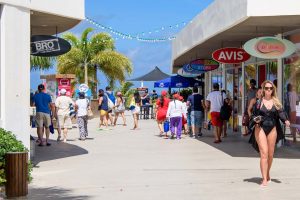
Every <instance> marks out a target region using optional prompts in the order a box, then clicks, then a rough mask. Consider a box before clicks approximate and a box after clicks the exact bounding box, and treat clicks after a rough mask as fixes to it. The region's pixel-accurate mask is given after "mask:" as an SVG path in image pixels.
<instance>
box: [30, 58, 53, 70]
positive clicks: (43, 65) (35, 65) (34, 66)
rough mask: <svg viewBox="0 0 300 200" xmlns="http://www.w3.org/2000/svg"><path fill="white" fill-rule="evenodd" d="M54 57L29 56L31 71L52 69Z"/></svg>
mask: <svg viewBox="0 0 300 200" xmlns="http://www.w3.org/2000/svg"><path fill="white" fill-rule="evenodd" d="M54 61H55V58H54V57H40V56H30V68H31V70H45V69H49V68H51V67H52V64H53V62H54Z"/></svg>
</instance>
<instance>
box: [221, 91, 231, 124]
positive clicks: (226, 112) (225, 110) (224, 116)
mask: <svg viewBox="0 0 300 200" xmlns="http://www.w3.org/2000/svg"><path fill="white" fill-rule="evenodd" d="M221 96H222V102H223V105H222V106H221V109H220V118H221V120H229V118H230V116H231V107H230V106H229V105H227V104H226V103H224V99H223V94H222V92H221Z"/></svg>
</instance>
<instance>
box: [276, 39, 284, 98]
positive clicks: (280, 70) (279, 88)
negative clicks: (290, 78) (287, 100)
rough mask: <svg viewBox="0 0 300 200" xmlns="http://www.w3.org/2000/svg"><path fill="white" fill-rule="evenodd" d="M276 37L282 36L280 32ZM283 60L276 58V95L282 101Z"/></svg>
mask: <svg viewBox="0 0 300 200" xmlns="http://www.w3.org/2000/svg"><path fill="white" fill-rule="evenodd" d="M277 37H278V38H280V39H281V38H282V34H278V35H277ZM282 90H283V62H282V59H281V58H280V59H277V95H278V99H279V100H280V101H281V102H283V92H282Z"/></svg>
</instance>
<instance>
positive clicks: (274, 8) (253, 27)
mask: <svg viewBox="0 0 300 200" xmlns="http://www.w3.org/2000/svg"><path fill="white" fill-rule="evenodd" d="M297 29H300V1H294V0H285V1H279V0H278V1H277V0H276V1H274V0H264V1H261V0H226V1H224V0H216V1H214V2H213V3H212V4H211V5H210V6H209V7H208V8H207V9H206V10H204V11H203V12H202V13H200V14H199V15H198V16H197V17H195V18H194V19H193V21H192V23H190V24H189V25H188V26H187V27H185V28H184V29H183V30H182V31H181V32H180V33H179V34H178V36H177V37H176V39H175V40H174V41H173V44H172V72H173V73H175V72H176V71H177V70H178V69H179V68H180V67H181V66H182V65H184V64H186V63H189V62H190V61H191V60H195V59H210V58H211V54H212V52H213V51H215V50H217V49H219V48H222V47H241V46H242V45H243V44H244V43H245V42H246V41H248V40H250V39H252V38H255V37H260V36H274V35H278V34H281V33H287V32H290V31H294V30H297Z"/></svg>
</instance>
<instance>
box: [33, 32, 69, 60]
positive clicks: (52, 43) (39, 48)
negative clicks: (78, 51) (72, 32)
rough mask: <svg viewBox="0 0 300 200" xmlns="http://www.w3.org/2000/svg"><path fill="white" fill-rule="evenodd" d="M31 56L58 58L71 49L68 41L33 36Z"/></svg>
mask: <svg viewBox="0 0 300 200" xmlns="http://www.w3.org/2000/svg"><path fill="white" fill-rule="evenodd" d="M30 47H31V55H33V56H44V57H51V56H59V55H62V54H65V53H67V52H68V51H70V49H71V45H70V43H69V42H68V41H66V40H64V39H62V38H59V37H54V36H51V35H34V36H32V37H31V43H30Z"/></svg>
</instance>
